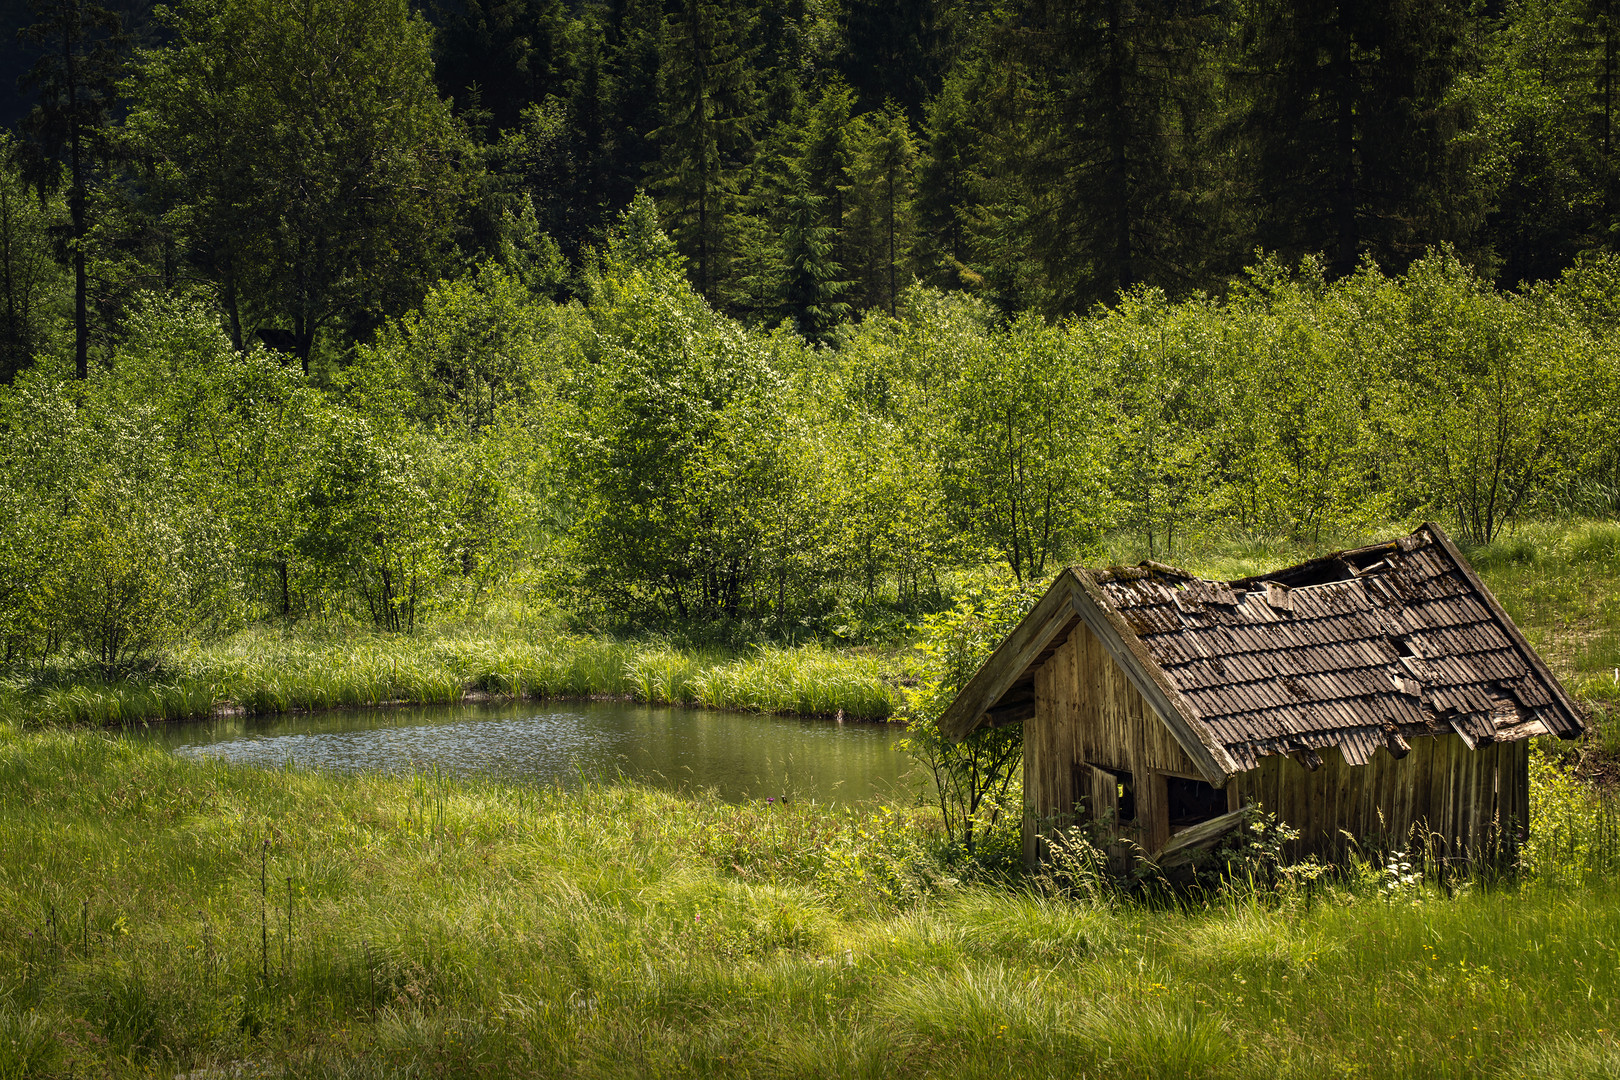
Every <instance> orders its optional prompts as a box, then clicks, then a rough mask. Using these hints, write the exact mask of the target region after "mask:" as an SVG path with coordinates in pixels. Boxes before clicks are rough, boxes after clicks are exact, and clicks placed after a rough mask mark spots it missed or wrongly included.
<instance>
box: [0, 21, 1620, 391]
mask: <svg viewBox="0 0 1620 1080" xmlns="http://www.w3.org/2000/svg"><path fill="white" fill-rule="evenodd" d="M1611 7H1612V5H1611V4H1610V3H1609V2H1608V0H1527V2H1522V3H1486V4H1479V3H1461V2H1457V0H1374V2H1368V3H1353V4H1352V3H1343V4H1331V3H1317V2H1306V0H1248V2H1244V0H1231V2H1212V3H1211V2H1199V3H1190V2H1183V0H1097V2H1091V0H1082V2H1075V3H1048V2H1040V0H1030V2H1024V3H1008V4H993V3H983V2H953V0H896V2H888V0H883V2H876V0H795V2H791V3H784V4H760V3H749V2H733V3H710V2H706V0H680V2H676V0H670V2H665V3H659V2H649V0H611V2H578V0H574V2H569V0H460V2H450V0H435V2H432V3H428V4H426V5H420V4H419V5H418V6H417V7H416V8H415V9H413V10H407V9H406V8H405V7H404V6H402V4H394V3H381V2H377V0H355V2H343V0H319V2H317V3H315V4H312V5H306V6H305V7H302V8H294V7H293V6H291V5H287V4H283V3H278V2H276V0H207V2H194V3H186V4H179V5H174V6H173V7H172V8H170V9H163V8H161V7H155V6H153V5H152V4H150V3H148V2H146V0H131V2H126V3H121V4H115V5H114V6H113V7H111V8H106V9H103V8H100V7H97V6H95V5H94V4H93V3H90V2H89V0H35V2H34V3H32V4H31V3H29V0H5V5H4V7H3V8H0V22H3V25H0V49H3V50H4V52H3V53H0V70H8V71H14V72H18V73H20V74H23V78H22V79H21V80H20V81H19V83H18V84H17V85H13V84H12V83H11V80H9V79H7V80H0V82H3V84H4V85H3V86H0V92H3V93H4V94H5V96H4V98H0V121H4V122H5V123H6V124H7V125H8V126H10V127H12V128H13V129H15V130H17V131H18V132H19V138H18V139H17V140H16V141H14V143H13V144H12V145H11V146H10V147H9V148H8V149H9V150H10V151H11V155H10V156H11V157H12V158H13V159H14V162H15V164H16V166H17V167H18V168H19V169H20V170H21V172H22V173H23V174H25V175H24V176H23V177H22V179H25V180H28V181H30V182H31V183H32V185H33V187H34V188H35V190H49V191H53V192H55V193H56V194H57V195H58V197H59V198H60V199H62V200H63V207H62V212H61V213H60V215H59V216H60V217H62V218H63V219H65V220H60V221H56V222H54V223H52V224H51V228H52V229H53V230H54V232H53V235H54V236H55V237H56V239H57V240H58V250H57V253H56V254H57V258H58V261H59V262H61V263H63V264H64V265H65V264H66V263H68V262H70V261H72V260H71V259H70V258H69V257H68V254H67V252H68V250H69V249H70V248H71V249H73V250H76V251H79V252H80V253H81V254H82V255H83V256H84V257H85V258H86V259H87V260H88V265H86V266H84V267H81V270H82V272H83V273H84V274H85V281H84V284H83V289H84V291H85V292H86V293H87V294H88V295H87V298H86V302H87V306H88V313H87V314H86V316H85V317H84V318H85V322H84V324H83V325H82V327H81V330H80V336H81V338H83V339H86V343H85V346H84V347H82V348H81V350H80V351H81V358H80V362H81V364H82V363H83V362H84V359H83V355H82V354H84V353H85V352H87V351H89V350H93V349H94V348H95V347H96V343H97V340H98V336H99V337H100V338H101V339H106V338H108V337H110V336H113V335H115V333H116V325H117V322H118V319H119V317H120V312H121V311H122V309H123V305H124V304H125V302H126V301H127V297H128V295H130V294H131V293H132V292H133V291H134V290H136V289H139V288H145V287H151V286H152V285H154V284H156V285H159V286H164V287H172V286H173V285H174V284H175V283H176V282H179V281H186V282H198V283H207V284H208V285H209V286H210V287H211V288H213V289H214V290H215V291H216V292H217V293H218V295H219V297H220V300H221V303H222V304H223V305H224V307H225V309H226V310H227V311H228V312H229V318H230V320H231V325H232V332H233V334H235V335H237V336H238V337H240V336H241V335H243V334H246V335H248V336H252V335H254V334H255V333H258V334H260V335H262V336H263V337H264V338H265V339H266V340H267V341H269V342H270V343H271V344H272V345H275V346H277V347H280V348H282V349H283V350H285V351H290V352H292V353H294V354H296V355H298V356H299V357H300V358H303V359H306V360H307V358H308V356H309V355H310V353H311V351H312V350H316V349H317V347H318V346H320V347H329V348H332V349H335V350H337V351H339V352H341V350H342V349H344V348H347V347H348V346H349V345H350V344H351V343H352V342H354V341H356V340H365V339H368V338H369V337H370V335H371V334H373V333H374V332H375V330H376V328H377V327H378V326H380V325H381V323H382V322H383V321H384V320H385V319H386V318H388V317H391V316H397V315H399V314H401V313H403V312H404V311H406V310H409V309H410V308H412V307H413V306H415V304H416V303H417V302H418V301H419V300H420V299H421V297H422V295H423V294H424V293H425V291H426V289H427V288H428V287H429V286H430V285H431V283H432V282H433V281H434V280H436V279H438V278H440V277H444V276H454V275H455V274H456V273H457V272H458V270H459V268H460V267H462V266H464V265H468V264H472V263H476V262H478V261H480V260H482V259H485V258H487V257H489V256H491V255H492V254H496V253H499V252H501V251H502V250H509V249H511V248H512V246H513V245H514V244H516V245H517V246H518V247H521V248H524V250H525V254H526V256H527V257H529V258H530V259H531V260H533V261H535V262H536V264H537V265H536V272H537V273H540V274H543V275H549V277H548V281H549V282H550V284H551V285H552V286H553V287H554V288H555V290H556V291H557V292H558V294H559V295H562V294H565V293H567V292H568V290H569V289H570V288H571V287H572V281H573V278H574V277H575V276H576V275H574V273H573V269H574V268H577V267H578V265H579V262H580V259H581V256H582V253H583V252H584V251H585V250H587V248H588V247H590V246H591V245H593V244H598V245H599V244H600V243H601V242H602V239H603V235H604V229H605V227H606V226H607V225H608V223H609V222H611V221H612V220H613V219H614V218H615V216H616V215H617V214H619V213H620V212H621V211H623V210H624V208H625V207H626V206H627V205H628V204H629V202H630V200H631V198H632V197H633V196H634V194H635V193H636V192H637V191H638V190H645V191H647V192H648V193H650V194H651V195H652V196H653V197H654V198H655V199H656V201H657V204H658V208H659V211H660V214H661V218H662V220H663V222H664V224H665V226H666V227H667V228H668V229H669V230H670V232H671V234H672V235H673V237H674V238H675V241H676V243H677V245H678V248H679V250H680V252H681V253H682V255H684V256H685V258H686V260H687V264H688V267H689V273H690V276H691V278H692V281H693V283H694V285H695V286H696V288H697V290H698V291H699V293H700V294H701V295H702V296H703V297H704V298H705V299H706V300H708V301H709V303H711V304H712V305H714V306H715V307H716V308H717V309H718V310H720V311H722V312H725V313H727V314H730V315H732V316H734V317H737V318H739V319H741V320H743V321H745V322H748V323H751V324H755V325H774V324H776V323H778V322H780V321H782V320H788V321H789V322H790V323H791V325H793V326H795V327H796V328H797V329H798V330H799V331H800V332H801V333H802V334H804V335H805V336H806V337H808V338H811V339H822V338H825V337H826V336H827V334H828V333H829V331H830V330H831V328H832V327H833V326H835V325H837V324H839V323H841V322H844V321H846V320H851V319H858V318H860V317H861V316H862V314H863V313H864V312H867V311H871V310H874V309H882V310H884V311H888V312H891V313H892V312H893V311H894V310H895V308H896V304H897V298H898V296H899V294H900V293H901V292H903V291H904V289H905V288H906V287H908V286H909V285H910V284H912V283H913V282H914V281H920V282H922V283H923V284H926V285H932V286H935V287H939V288H943V289H948V290H964V291H967V292H971V293H976V294H979V295H981V296H983V297H984V298H986V299H987V300H988V301H990V302H991V303H992V304H993V305H995V306H996V307H997V308H998V309H1000V310H1002V311H1003V312H1007V313H1013V312H1021V311H1026V310H1033V311H1038V312H1040V313H1042V314H1044V315H1046V316H1049V317H1050V316H1061V315H1065V314H1070V313H1077V312H1085V311H1087V310H1088V309H1089V308H1091V307H1092V306H1093V305H1095V304H1097V303H1098V302H1106V301H1109V300H1111V299H1112V298H1114V297H1115V296H1117V295H1118V294H1119V293H1120V291H1121V290H1123V289H1128V288H1130V287H1132V286H1135V285H1141V284H1148V285H1154V286H1158V287H1161V288H1162V289H1164V290H1165V291H1166V292H1167V293H1168V294H1169V295H1170V296H1172V297H1173V298H1174V297H1179V296H1186V295H1190V294H1193V293H1195V292H1197V291H1200V290H1208V291H1214V292H1219V291H1220V290H1222V289H1223V287H1224V285H1225V283H1226V282H1228V281H1229V280H1231V279H1232V278H1233V276H1234V275H1235V274H1237V273H1238V272H1239V271H1241V270H1242V268H1243V267H1245V266H1247V265H1249V264H1251V263H1253V262H1254V261H1255V259H1256V252H1257V251H1262V250H1263V251H1265V252H1267V253H1272V254H1275V255H1277V256H1280V257H1281V258H1282V259H1283V261H1284V262H1287V263H1293V262H1295V261H1297V259H1298V258H1299V257H1301V256H1303V255H1306V254H1311V253H1320V254H1321V256H1322V257H1323V259H1324V262H1325V264H1326V266H1327V268H1328V271H1329V273H1330V275H1331V276H1340V275H1343V274H1346V273H1349V272H1350V271H1352V270H1354V269H1355V268H1356V266H1357V265H1358V264H1360V263H1361V262H1362V261H1363V260H1368V259H1370V260H1373V261H1374V262H1375V263H1376V264H1377V265H1378V266H1379V267H1380V268H1382V269H1383V270H1384V271H1385V272H1390V273H1400V272H1401V271H1403V270H1404V269H1405V267H1406V266H1407V265H1408V264H1409V263H1410V262H1412V261H1413V260H1414V259H1416V258H1418V257H1420V256H1421V254H1422V253H1423V252H1424V251H1425V250H1426V249H1428V248H1430V247H1433V246H1438V245H1450V246H1451V247H1452V248H1453V249H1454V250H1455V251H1456V252H1457V253H1458V255H1459V256H1460V257H1461V258H1462V259H1463V260H1464V261H1465V262H1466V263H1468V264H1469V265H1471V266H1472V267H1474V268H1475V270H1476V271H1478V272H1479V273H1480V274H1482V275H1483V276H1484V277H1485V278H1486V279H1488V280H1491V281H1493V282H1494V283H1496V284H1497V285H1498V286H1500V287H1508V288H1511V287H1518V286H1521V285H1524V284H1526V283H1531V282H1536V281H1542V280H1548V279H1551V278H1555V277H1556V276H1557V275H1559V274H1560V273H1561V272H1563V271H1564V270H1565V269H1566V268H1568V267H1570V266H1571V265H1572V264H1574V263H1575V262H1577V261H1578V260H1580V259H1582V258H1583V257H1585V256H1588V255H1590V254H1591V253H1595V252H1601V251H1606V250H1609V249H1610V248H1612V246H1613V245H1614V243H1615V230H1616V225H1617V220H1620V218H1617V213H1620V206H1617V202H1616V175H1617V174H1616V167H1615V158H1616V146H1615V127H1616V117H1615V97H1616V93H1615V86H1614V82H1615V76H1616V67H1617V55H1620V53H1617V50H1620V29H1617V27H1616V25H1615V16H1614V12H1613V11H1612V10H1611ZM302 23H308V24H309V25H308V26H304V27H303V28H302V30H301V29H300V25H301V24H302ZM305 30H307V31H311V32H307V33H305V32H303V31H305ZM423 63H425V65H426V67H425V69H422V64H423ZM317 69H318V70H320V71H322V72H323V74H324V76H325V77H326V79H327V80H328V85H326V86H324V87H319V86H316V85H315V83H314V82H312V81H310V80H309V79H308V78H307V76H308V75H309V73H310V72H311V71H313V70H317ZM419 69H421V70H419ZM300 70H302V71H303V74H304V75H305V76H306V79H305V84H304V85H303V86H302V87H300V86H299V85H298V78H297V74H298V73H299V71H300ZM424 73H425V74H426V75H427V76H428V77H430V78H431V86H429V87H424V86H422V85H419V81H418V80H419V79H420V78H421V77H422V76H423V75H424ZM327 95H333V97H332V100H326V99H325V98H326V96H327ZM379 95H389V96H391V97H392V100H390V101H387V102H384V101H383V99H382V97H380V96H379ZM70 99H71V100H70ZM340 99H346V100H340ZM385 104H386V105H387V106H388V107H387V108H384V107H383V106H384V105H385ZM75 146H77V151H76V153H77V161H78V164H77V166H75V164H74V160H72V159H74V157H75V150H74V147H75ZM75 170H77V171H76V172H75ZM15 187H16V185H15V184H14V185H13V188H15ZM15 193H16V192H15V191H13V194H15ZM76 193H77V194H76ZM295 204H296V205H295ZM17 213H26V211H7V212H6V214H7V217H6V222H4V223H0V225H4V227H6V228H14V225H13V224H12V223H11V218H12V217H13V216H15V215H16V214H17ZM75 236H77V237H78V238H79V239H78V240H77V241H75V240H74V237H75ZM14 246H15V245H11V246H8V249H7V252H6V253H4V258H5V259H6V260H7V268H6V269H7V273H6V274H5V282H4V288H5V289H6V290H7V298H6V300H7V305H6V315H5V318H6V319H7V326H8V329H7V333H6V342H5V344H4V346H0V347H3V348H4V349H5V358H4V360H3V361H0V363H3V365H4V367H5V369H6V371H7V372H10V371H14V370H16V368H17V367H18V366H20V365H22V364H26V363H27V362H28V357H29V355H30V348H31V345H30V342H29V341H28V336H29V329H28V327H27V326H20V325H18V321H19V319H20V318H21V317H22V316H21V315H20V314H19V310H20V309H21V308H26V306H27V304H26V300H25V299H21V300H20V299H19V297H18V296H17V295H16V294H17V293H18V292H19V290H22V289H24V288H25V284H26V283H21V279H22V278H25V277H26V276H27V274H26V273H25V272H21V271H18V270H15V269H14V268H13V267H12V266H11V265H10V262H11V260H12V259H13V256H12V255H11V247H14ZM323 246H324V248H325V250H320V251H317V248H322V247H323ZM24 321H26V320H24Z"/></svg>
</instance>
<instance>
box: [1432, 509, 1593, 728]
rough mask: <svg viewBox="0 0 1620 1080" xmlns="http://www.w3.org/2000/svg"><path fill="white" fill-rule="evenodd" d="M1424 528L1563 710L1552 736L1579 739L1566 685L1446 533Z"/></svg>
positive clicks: (1576, 710)
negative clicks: (1559, 724) (1557, 728)
mask: <svg viewBox="0 0 1620 1080" xmlns="http://www.w3.org/2000/svg"><path fill="white" fill-rule="evenodd" d="M1423 528H1425V529H1427V530H1428V531H1429V535H1430V536H1432V537H1434V539H1435V543H1437V544H1439V545H1440V547H1441V549H1442V550H1444V551H1445V553H1446V556H1447V557H1448V558H1449V559H1451V562H1452V564H1453V565H1454V566H1456V568H1457V572H1458V573H1460V574H1461V575H1462V576H1463V579H1464V580H1466V581H1467V582H1468V584H1469V585H1470V586H1471V587H1472V588H1473V590H1474V592H1475V593H1476V594H1477V595H1478V596H1479V598H1480V599H1481V600H1482V601H1484V603H1485V606H1486V608H1487V609H1488V610H1489V611H1490V613H1491V614H1492V615H1493V616H1495V618H1496V620H1497V622H1498V623H1499V624H1500V625H1501V627H1502V630H1503V632H1504V633H1506V634H1507V636H1508V640H1509V641H1510V642H1512V643H1513V647H1514V648H1515V649H1517V650H1518V652H1519V655H1520V657H1521V658H1522V659H1523V660H1524V662H1525V663H1526V664H1528V665H1529V666H1530V670H1531V671H1533V672H1535V673H1536V675H1537V676H1538V677H1540V679H1541V681H1542V683H1544V684H1545V685H1546V687H1547V691H1548V693H1550V694H1552V697H1553V700H1554V701H1555V702H1557V704H1558V706H1559V708H1560V709H1562V710H1563V713H1564V716H1563V720H1564V724H1563V726H1562V727H1560V728H1559V730H1557V731H1555V732H1553V734H1554V735H1557V736H1558V737H1559V738H1560V739H1578V738H1580V736H1581V733H1582V732H1583V731H1585V730H1586V721H1585V720H1584V719H1583V718H1582V716H1581V709H1580V706H1578V705H1576V704H1575V701H1574V699H1573V698H1571V697H1570V696H1569V694H1568V692H1567V691H1565V690H1564V684H1563V683H1561V682H1559V681H1558V677H1557V676H1556V675H1554V674H1553V673H1552V670H1551V669H1550V668H1548V667H1547V665H1546V663H1545V662H1544V661H1543V660H1542V659H1541V656H1540V654H1538V653H1537V652H1536V650H1535V649H1533V648H1531V647H1530V642H1529V641H1527V640H1526V639H1525V636H1524V635H1523V634H1522V633H1520V632H1519V627H1518V626H1517V625H1516V624H1515V623H1514V621H1513V618H1512V616H1510V615H1509V614H1508V613H1507V610H1506V609H1505V608H1503V607H1502V605H1501V603H1500V602H1499V601H1498V600H1497V599H1496V594H1494V593H1492V592H1491V590H1490V589H1488V588H1486V587H1485V583H1484V582H1483V581H1481V580H1480V577H1479V575H1478V574H1476V573H1475V572H1474V568H1473V567H1472V566H1471V565H1469V562H1468V560H1467V559H1465V558H1464V557H1463V553H1462V552H1461V551H1459V550H1458V549H1457V545H1456V544H1454V543H1452V542H1451V537H1449V536H1447V535H1446V531H1445V530H1444V529H1442V528H1441V527H1440V526H1439V525H1437V524H1435V523H1434V522H1432V521H1425V522H1424V523H1423Z"/></svg>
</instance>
